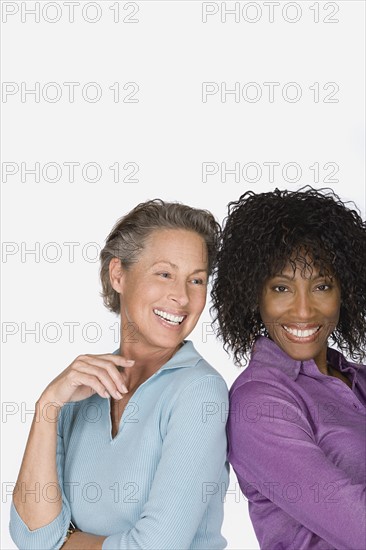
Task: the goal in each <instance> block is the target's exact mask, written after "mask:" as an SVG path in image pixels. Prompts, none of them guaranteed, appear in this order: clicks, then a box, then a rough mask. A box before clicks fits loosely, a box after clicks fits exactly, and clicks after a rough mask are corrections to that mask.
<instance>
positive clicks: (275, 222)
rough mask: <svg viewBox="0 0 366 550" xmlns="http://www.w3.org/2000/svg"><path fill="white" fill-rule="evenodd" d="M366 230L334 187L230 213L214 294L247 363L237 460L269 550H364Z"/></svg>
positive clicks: (269, 198)
mask: <svg viewBox="0 0 366 550" xmlns="http://www.w3.org/2000/svg"><path fill="white" fill-rule="evenodd" d="M365 266H366V224H365V222H363V221H362V219H361V217H360V215H359V214H358V213H357V212H356V210H355V209H351V208H348V206H347V205H346V204H345V203H343V202H342V201H341V200H340V198H339V197H338V196H337V195H335V194H334V193H333V192H332V191H331V190H329V189H327V190H326V189H320V190H315V189H312V188H311V187H308V186H307V187H305V188H302V189H300V190H299V191H295V192H290V191H279V190H278V189H276V190H275V191H273V192H268V193H260V194H255V193H253V192H251V191H248V192H247V193H244V195H242V196H241V197H240V199H239V200H238V201H237V202H232V203H230V205H229V216H228V218H227V220H226V224H225V227H224V231H223V244H222V248H221V251H220V253H219V260H218V267H217V270H216V279H215V281H214V286H213V291H212V296H213V304H214V309H215V310H216V321H218V323H219V328H218V333H219V335H220V336H221V338H222V339H223V341H224V343H225V347H226V349H230V350H231V351H232V352H233V354H234V357H235V361H236V364H239V363H240V362H241V360H244V363H246V361H247V358H248V355H249V352H250V361H249V365H248V367H247V368H246V369H245V371H244V372H242V374H240V376H239V377H238V379H237V380H236V381H235V383H234V385H233V387H232V388H231V392H230V414H229V422H228V436H229V461H230V462H231V464H232V465H233V467H234V470H235V472H236V474H237V477H238V481H239V484H240V487H241V490H242V491H243V493H244V495H245V496H246V497H247V498H248V501H249V513H250V516H251V519H252V522H253V526H254V529H255V532H256V535H257V538H258V540H259V543H260V547H261V548H262V549H268V550H285V549H286V550H287V549H292V550H302V549H317V550H325V549H327V550H328V549H338V550H345V549H347V550H349V549H353V550H361V549H363V548H366V528H365V489H366V483H365V477H366V424H365V420H366V408H365V407H366V367H365V365H361V364H356V363H354V362H351V361H350V360H349V359H346V357H345V355H343V353H341V352H340V351H337V350H335V349H332V348H330V347H328V340H330V342H332V343H333V344H336V345H337V346H338V348H339V349H340V350H341V351H342V352H344V353H345V354H347V356H348V357H349V358H350V359H351V360H352V361H358V362H360V361H361V360H362V359H363V358H364V356H365V342H366V271H365Z"/></svg>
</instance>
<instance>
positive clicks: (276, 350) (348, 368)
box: [251, 336, 359, 380]
mask: <svg viewBox="0 0 366 550" xmlns="http://www.w3.org/2000/svg"><path fill="white" fill-rule="evenodd" d="M251 358H252V360H254V361H256V362H257V361H258V362H259V363H261V364H262V365H266V366H268V367H275V368H278V369H280V370H281V371H282V372H284V373H285V374H287V375H288V376H289V377H290V378H292V379H293V380H296V378H297V377H298V375H299V372H300V370H301V371H302V372H304V373H306V374H308V375H310V376H314V377H318V376H323V375H322V373H321V372H320V371H319V369H318V367H317V366H316V364H315V361H314V359H309V360H308V361H297V360H296V359H292V357H290V356H289V355H287V353H285V352H284V351H283V350H282V349H281V348H280V347H278V346H277V344H276V343H275V342H273V340H270V339H269V338H268V337H266V336H260V337H259V338H257V340H256V341H255V344H254V347H253V352H252V356H251ZM327 358H328V360H329V361H330V363H331V364H332V366H333V368H335V369H336V370H338V371H340V372H351V373H352V375H353V376H354V375H355V374H356V372H357V370H358V368H359V367H358V366H357V365H355V364H353V363H350V362H349V361H347V360H346V358H345V357H344V356H343V355H342V354H341V353H340V352H339V351H337V350H335V349H333V348H328V350H327Z"/></svg>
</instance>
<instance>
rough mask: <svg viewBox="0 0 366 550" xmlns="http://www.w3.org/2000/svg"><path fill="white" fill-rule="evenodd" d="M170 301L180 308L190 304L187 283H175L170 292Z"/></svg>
mask: <svg viewBox="0 0 366 550" xmlns="http://www.w3.org/2000/svg"><path fill="white" fill-rule="evenodd" d="M169 299H170V300H173V302H175V303H176V304H177V305H179V306H180V307H183V306H186V305H187V304H188V302H189V296H188V292H187V285H186V282H185V281H174V283H173V285H172V287H171V288H170V292H169Z"/></svg>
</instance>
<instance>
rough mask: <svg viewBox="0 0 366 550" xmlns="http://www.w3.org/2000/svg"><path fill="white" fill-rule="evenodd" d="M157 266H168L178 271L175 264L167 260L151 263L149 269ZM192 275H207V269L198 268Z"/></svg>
mask: <svg viewBox="0 0 366 550" xmlns="http://www.w3.org/2000/svg"><path fill="white" fill-rule="evenodd" d="M159 264H168V265H170V267H172V268H173V269H179V268H178V266H177V265H176V264H173V263H172V262H168V261H167V260H159V261H158V262H155V263H153V264H152V266H151V267H154V266H155V265H159ZM193 273H207V269H201V268H198V269H195V270H194V271H192V274H193Z"/></svg>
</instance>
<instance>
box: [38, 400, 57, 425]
mask: <svg viewBox="0 0 366 550" xmlns="http://www.w3.org/2000/svg"><path fill="white" fill-rule="evenodd" d="M61 409H62V405H60V403H58V402H57V401H55V400H53V399H52V398H49V397H47V396H44V395H43V394H42V395H41V397H40V398H39V399H38V401H37V402H36V407H35V416H36V421H37V422H41V421H46V422H50V423H54V424H55V423H57V420H58V417H59V414H60V411H61Z"/></svg>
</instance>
